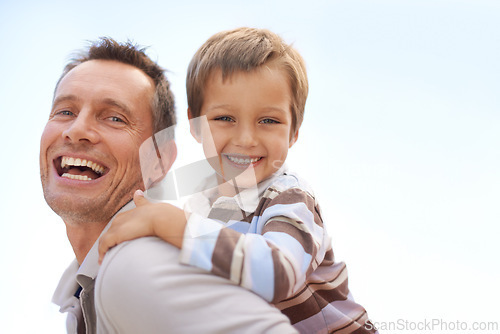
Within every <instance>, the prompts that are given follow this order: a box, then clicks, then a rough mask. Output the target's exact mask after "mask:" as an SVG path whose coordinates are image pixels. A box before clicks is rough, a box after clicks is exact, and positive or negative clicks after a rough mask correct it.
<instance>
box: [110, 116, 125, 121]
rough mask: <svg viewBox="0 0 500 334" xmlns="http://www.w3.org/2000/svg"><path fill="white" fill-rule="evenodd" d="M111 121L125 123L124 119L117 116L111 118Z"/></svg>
mask: <svg viewBox="0 0 500 334" xmlns="http://www.w3.org/2000/svg"><path fill="white" fill-rule="evenodd" d="M108 119H109V120H110V121H112V122H120V123H125V121H124V120H123V119H121V118H120V117H117V116H111V117H109V118H108Z"/></svg>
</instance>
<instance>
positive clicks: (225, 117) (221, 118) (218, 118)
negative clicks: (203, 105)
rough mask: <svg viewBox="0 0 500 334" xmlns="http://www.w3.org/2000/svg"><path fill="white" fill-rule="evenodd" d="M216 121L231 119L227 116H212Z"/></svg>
mask: <svg viewBox="0 0 500 334" xmlns="http://www.w3.org/2000/svg"><path fill="white" fill-rule="evenodd" d="M214 120H216V121H223V122H233V119H232V118H231V117H229V116H219V117H216V118H214Z"/></svg>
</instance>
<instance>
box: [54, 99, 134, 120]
mask: <svg viewBox="0 0 500 334" xmlns="http://www.w3.org/2000/svg"><path fill="white" fill-rule="evenodd" d="M67 101H69V102H75V101H81V98H79V97H77V96H76V95H72V94H68V95H61V96H58V97H56V98H55V99H54V102H53V103H52V107H54V106H55V105H57V104H59V103H62V102H67ZM99 103H102V104H105V105H108V106H112V107H116V108H119V109H121V110H122V111H123V112H124V113H125V114H127V115H131V114H132V113H131V110H130V108H129V107H128V106H127V105H125V104H124V103H120V102H118V101H116V100H114V99H112V98H104V99H102V100H99Z"/></svg>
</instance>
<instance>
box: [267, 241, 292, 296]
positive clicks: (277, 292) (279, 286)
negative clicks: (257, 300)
mask: <svg viewBox="0 0 500 334" xmlns="http://www.w3.org/2000/svg"><path fill="white" fill-rule="evenodd" d="M268 245H269V247H271V249H272V251H271V254H272V258H273V265H274V277H275V279H274V296H273V300H272V301H271V302H272V303H276V302H279V301H280V300H282V299H283V298H286V296H287V295H288V291H289V289H290V284H291V283H290V281H289V279H288V273H287V271H286V268H285V267H284V266H283V264H282V262H281V261H282V258H280V256H279V250H278V249H277V248H276V247H275V246H273V245H272V244H270V243H268ZM283 259H284V260H286V261H288V259H286V258H285V257H283ZM289 266H290V268H292V270H293V266H292V265H291V264H290V265H289ZM293 274H294V276H295V272H294V273H293ZM278 277H281V279H280V280H278V279H276V278H278Z"/></svg>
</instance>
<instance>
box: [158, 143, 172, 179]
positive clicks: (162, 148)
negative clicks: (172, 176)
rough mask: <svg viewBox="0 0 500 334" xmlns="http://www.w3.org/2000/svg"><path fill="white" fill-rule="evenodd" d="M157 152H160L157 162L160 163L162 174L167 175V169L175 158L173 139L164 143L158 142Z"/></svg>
mask: <svg viewBox="0 0 500 334" xmlns="http://www.w3.org/2000/svg"><path fill="white" fill-rule="evenodd" d="M158 153H159V154H160V159H158V163H159V164H162V166H161V167H160V168H161V170H162V172H163V173H162V174H163V177H164V176H165V175H167V173H168V171H169V170H170V168H171V167H172V165H173V164H174V161H175V159H176V158H177V145H176V144H175V141H174V140H173V139H172V140H169V141H168V142H166V143H162V144H158ZM163 177H162V178H163Z"/></svg>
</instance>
